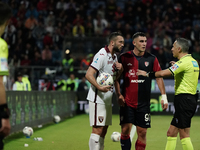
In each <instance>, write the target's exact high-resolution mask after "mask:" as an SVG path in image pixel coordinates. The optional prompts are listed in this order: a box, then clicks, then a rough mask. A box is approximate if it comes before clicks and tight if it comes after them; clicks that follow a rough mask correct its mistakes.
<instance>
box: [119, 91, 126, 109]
mask: <svg viewBox="0 0 200 150" xmlns="http://www.w3.org/2000/svg"><path fill="white" fill-rule="evenodd" d="M118 104H119V106H122V107H124V106H125V99H124V96H123V95H121V94H120V95H119V97H118Z"/></svg>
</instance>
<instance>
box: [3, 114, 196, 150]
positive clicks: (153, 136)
mask: <svg viewBox="0 0 200 150" xmlns="http://www.w3.org/2000/svg"><path fill="white" fill-rule="evenodd" d="M171 118H172V116H155V115H152V116H151V126H152V127H151V128H150V129H148V130H147V146H146V150H164V149H165V144H166V139H167V137H166V132H167V129H168V127H169V124H170V121H171ZM114 131H118V132H120V126H119V116H118V115H113V125H112V126H110V127H109V129H108V133H107V136H106V138H105V150H120V143H119V142H112V141H111V139H110V135H111V134H112V132H114ZM199 132H200V117H199V116H195V117H194V118H193V119H192V127H191V139H192V143H193V146H194V149H195V150H200V134H199ZM90 133H91V127H90V126H89V116H88V115H78V116H75V117H73V118H70V119H66V120H63V121H62V122H60V123H58V124H53V123H52V124H49V125H46V126H44V127H42V128H34V134H33V135H32V136H31V138H30V139H27V138H26V137H25V136H24V135H23V133H22V132H20V133H17V134H13V135H10V136H9V137H7V138H6V139H5V148H4V150H89V147H88V141H89V137H90ZM136 136H137V135H135V136H134V139H133V143H132V149H133V150H134V145H135V140H136V138H137V137H136ZM34 137H42V138H43V141H34V140H33V138H34ZM25 143H26V144H29V146H28V147H24V144H25ZM176 150H182V145H181V142H180V140H179V138H178V140H177V146H176Z"/></svg>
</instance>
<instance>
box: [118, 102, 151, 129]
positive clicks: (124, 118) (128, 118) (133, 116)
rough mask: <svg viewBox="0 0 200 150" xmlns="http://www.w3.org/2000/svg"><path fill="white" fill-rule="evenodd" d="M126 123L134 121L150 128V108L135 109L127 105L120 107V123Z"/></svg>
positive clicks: (137, 124)
mask: <svg viewBox="0 0 200 150" xmlns="http://www.w3.org/2000/svg"><path fill="white" fill-rule="evenodd" d="M125 123H132V124H134V125H135V126H139V127H142V128H150V127H151V115H150V108H149V107H147V108H142V109H135V108H133V107H129V106H126V105H125V107H120V125H122V124H125Z"/></svg>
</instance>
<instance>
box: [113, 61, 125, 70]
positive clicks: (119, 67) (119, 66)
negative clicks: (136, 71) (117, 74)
mask: <svg viewBox="0 0 200 150" xmlns="http://www.w3.org/2000/svg"><path fill="white" fill-rule="evenodd" d="M115 66H116V69H117V70H120V71H123V66H122V64H121V63H118V62H115Z"/></svg>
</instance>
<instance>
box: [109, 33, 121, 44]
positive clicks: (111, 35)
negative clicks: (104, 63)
mask: <svg viewBox="0 0 200 150" xmlns="http://www.w3.org/2000/svg"><path fill="white" fill-rule="evenodd" d="M117 36H122V34H121V33H120V32H112V33H111V34H110V36H109V38H108V43H110V41H112V40H113V39H114V38H116V37H117Z"/></svg>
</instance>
